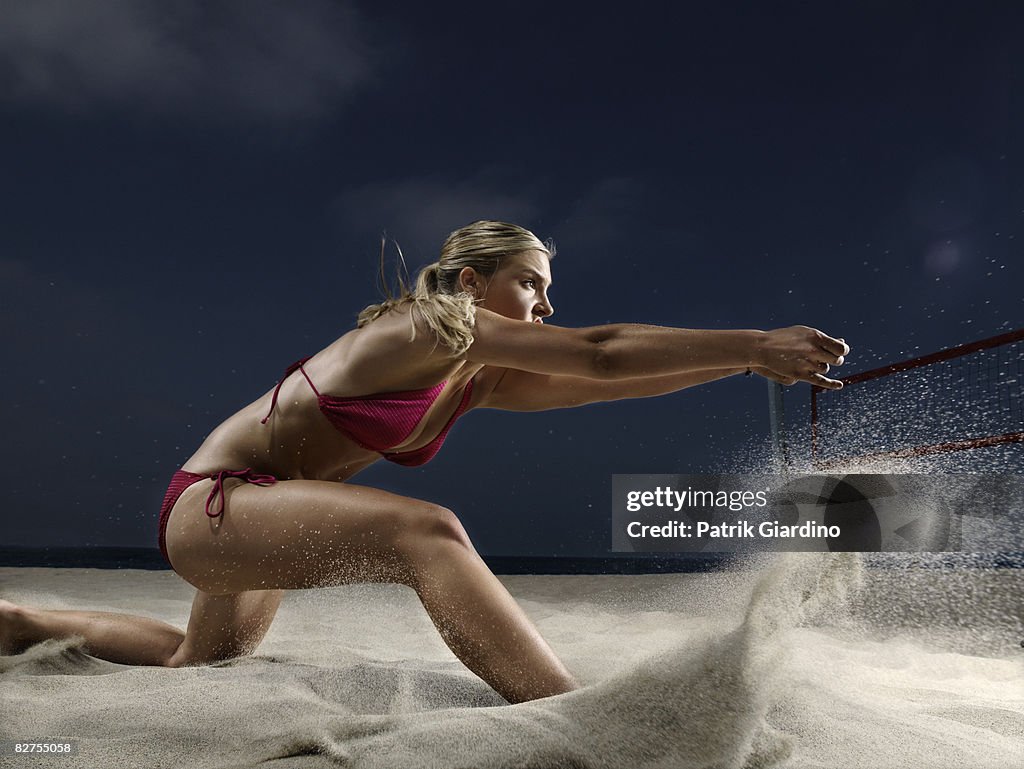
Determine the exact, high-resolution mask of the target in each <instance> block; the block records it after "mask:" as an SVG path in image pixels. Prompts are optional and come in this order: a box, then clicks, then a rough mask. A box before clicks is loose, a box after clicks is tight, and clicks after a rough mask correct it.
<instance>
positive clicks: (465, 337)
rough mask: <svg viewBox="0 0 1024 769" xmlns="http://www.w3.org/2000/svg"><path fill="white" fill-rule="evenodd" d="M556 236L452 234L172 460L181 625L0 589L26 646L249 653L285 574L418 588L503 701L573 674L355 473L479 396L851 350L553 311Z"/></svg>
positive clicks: (440, 513) (691, 379) (827, 341)
mask: <svg viewBox="0 0 1024 769" xmlns="http://www.w3.org/2000/svg"><path fill="white" fill-rule="evenodd" d="M552 256H553V252H552V249H551V248H550V247H549V246H548V245H545V244H544V243H541V241H540V240H538V239H537V237H536V236H535V235H533V234H532V233H531V232H529V231H527V230H525V229H523V228H521V227H518V226H515V225H512V224H505V223H502V222H492V221H478V222H474V223H472V224H470V225H468V226H466V227H463V228H462V229H459V230H457V231H455V232H453V233H452V234H451V235H450V236H449V237H448V239H447V240H446V241H445V243H444V246H443V248H442V251H441V258H440V261H439V262H437V263H435V264H432V265H430V266H428V267H426V268H425V269H424V270H423V271H422V272H421V273H420V275H419V277H418V279H417V283H416V287H415V290H414V291H412V292H410V291H408V290H403V295H402V296H401V297H399V298H397V299H389V300H387V301H385V302H384V303H383V304H379V305H373V306H370V307H367V308H366V309H365V310H363V312H362V313H361V314H360V316H359V322H358V327H357V328H356V329H355V330H353V331H350V332H348V333H347V334H345V335H344V336H342V337H341V338H340V339H338V340H336V341H335V342H333V343H332V344H330V345H329V346H327V347H326V348H325V349H323V350H321V351H320V352H318V353H317V354H316V355H314V356H312V357H310V358H308V359H304V360H303V361H300V362H298V363H296V364H294V365H293V366H292V367H290V368H289V369H288V370H287V371H286V372H285V375H284V377H283V378H282V379H281V381H280V383H279V384H278V385H277V387H276V388H275V389H274V390H272V391H270V392H267V393H266V394H265V395H263V396H262V397H261V398H259V399H258V400H256V401H255V402H254V403H251V404H249V405H248V406H246V407H245V408H243V409H242V410H241V411H239V412H238V413H236V414H234V415H233V416H231V417H230V418H228V420H227V421H225V422H224V423H223V424H222V425H220V426H219V427H217V428H216V429H215V430H214V431H213V432H212V433H211V434H210V436H209V437H208V438H207V439H206V441H205V442H204V443H203V444H202V446H200V447H199V450H198V451H197V452H196V453H195V454H193V455H192V456H191V457H190V458H189V460H188V461H187V462H186V463H185V464H184V466H183V467H182V469H181V470H180V471H179V472H178V473H176V474H175V476H174V478H173V480H172V482H171V486H170V488H169V489H168V492H167V497H166V499H165V502H164V506H163V509H162V510H161V515H160V527H159V542H160V547H161V551H162V552H163V553H164V555H165V557H167V559H168V561H169V563H170V564H171V566H172V568H173V569H174V570H175V571H176V572H177V573H178V574H179V575H181V576H182V577H183V578H184V579H185V580H187V581H188V582H189V583H191V584H192V585H193V586H194V587H196V588H197V592H196V596H195V599H194V602H193V605H192V613H191V616H190V618H189V622H188V628H187V630H186V631H185V632H181V631H180V630H179V629H177V628H175V627H172V626H170V625H167V624H165V623H162V622H158V621H156V620H152V619H146V618H142V617H133V616H129V615H124V614H111V613H103V612H80V611H44V610H40V609H34V608H30V607H19V606H15V605H13V604H10V603H4V602H0V604H2V605H0V610H2V613H0V617H2V618H3V621H2V622H0V643H2V644H3V646H4V647H5V648H7V649H8V653H10V651H12V650H13V651H18V650H21V649H24V648H26V647H27V646H28V645H30V644H32V643H37V642H39V641H41V640H43V639H46V638H55V637H65V636H69V635H81V636H84V637H85V639H86V648H87V650H88V651H89V652H90V653H91V654H93V655H94V656H97V657H101V658H104V659H108V660H111V661H114V662H119V663H123V664H138V665H161V666H168V667H179V666H183V665H199V664H204V663H210V662H214V661H217V660H223V659H226V658H230V657H236V656H239V655H244V654H249V653H251V652H252V651H253V650H254V649H255V648H256V646H257V645H258V644H259V642H260V640H261V639H262V638H263V636H264V635H265V634H266V632H267V629H268V628H269V627H270V623H271V621H272V620H273V618H274V614H275V612H276V611H277V608H278V605H279V604H280V602H281V598H282V596H283V594H284V591H285V590H291V589H301V588H313V587H326V586H330V585H338V584H342V583H351V582H396V583H401V584H404V585H408V586H409V587H411V588H413V589H414V590H415V591H416V592H417V594H418V595H419V597H420V599H421V600H422V602H423V606H424V607H425V608H426V610H427V612H428V613H429V614H430V617H431V619H432V620H433V621H434V624H435V625H436V627H437V629H438V631H439V632H440V633H441V635H442V637H443V638H444V640H445V642H446V643H447V644H448V646H449V647H450V648H451V650H452V651H453V652H454V653H455V655H456V656H457V657H458V658H459V659H460V660H462V662H463V663H465V665H466V666H467V667H468V668H470V669H471V670H472V671H473V672H475V673H476V674H477V675H479V676H480V677H481V678H482V679H483V680H485V681H486V682H487V683H488V684H490V685H491V686H492V687H493V688H494V689H495V690H496V691H497V692H498V693H500V694H501V695H502V696H503V697H504V698H505V699H506V700H508V701H509V702H521V701H524V700H530V699H535V698H539V697H546V696H550V695H554V694H559V693H562V692H566V691H569V690H571V689H574V688H576V687H577V686H578V684H577V683H576V681H575V680H574V679H573V676H572V675H571V674H570V673H569V671H568V670H567V669H566V668H565V666H564V665H562V663H561V662H560V661H559V660H558V658H557V657H556V656H555V654H554V652H553V651H552V650H551V648H550V647H549V646H548V645H547V644H546V643H545V641H544V639H543V638H541V636H540V634H539V633H538V631H537V629H536V628H535V627H534V626H533V624H532V623H531V622H530V620H529V619H528V618H527V616H526V615H525V613H524V612H523V611H522V609H521V608H520V607H519V606H518V604H517V603H516V602H515V600H514V599H513V598H512V596H511V595H509V593H508V592H507V591H506V590H505V588H504V587H503V586H502V584H501V583H500V582H499V581H498V579H497V578H496V577H495V576H494V575H493V574H491V572H490V571H489V570H488V568H487V566H486V565H485V564H484V562H483V560H481V558H480V556H479V555H477V553H476V551H475V550H474V549H473V545H472V543H471V542H470V540H469V538H468V537H467V535H466V532H465V531H464V530H463V528H462V526H461V524H460V523H459V520H458V518H457V517H456V516H455V514H454V513H453V512H452V511H450V510H447V509H445V508H443V507H439V506H438V505H434V504H431V503H429V502H424V501H421V500H418V499H410V498H408V497H403V496H399V495H396V494H391V493H389V492H386V491H381V490H378V489H373V488H368V487H365V486H357V485H355V484H353V483H351V482H350V479H351V478H352V477H353V476H354V475H355V474H356V473H358V472H359V471H360V470H362V469H363V468H364V467H367V466H368V465H370V464H372V463H374V462H376V461H377V460H379V459H381V457H383V458H385V459H387V460H390V461H393V462H397V463H399V464H404V465H419V464H423V463H424V462H426V461H428V460H429V459H430V458H431V457H432V456H433V455H434V453H436V451H437V450H438V449H439V448H440V445H441V443H443V441H444V438H445V435H446V434H447V432H448V430H449V428H450V427H451V425H452V423H453V422H454V421H455V420H456V419H458V418H459V417H460V416H461V415H462V414H464V413H465V412H467V411H470V410H472V409H475V408H482V407H487V408H499V409H508V410H513V411H536V410H541V409H553V408H561V407H568V406H580V405H583V404H586V403H593V402H596V401H608V400H616V399H620V398H638V397H645V396H651V395H659V394H662V393H668V392H673V391H676V390H680V389H682V388H685V387H689V386H691V385H696V384H700V383H702V382H708V381H711V380H714V379H720V378H722V377H725V376H729V375H732V374H737V373H742V372H748V373H749V372H751V371H754V372H757V373H759V374H762V375H763V376H766V377H769V378H771V379H774V380H776V381H778V382H782V383H783V384H792V383H794V382H796V381H798V380H803V381H807V382H811V383H814V384H817V385H821V386H823V387H828V388H838V387H841V384H840V383H839V382H837V381H835V380H832V379H829V378H827V377H826V376H825V374H826V373H828V371H829V367H830V366H832V365H838V364H841V363H843V356H844V355H846V354H847V353H848V351H849V348H848V347H847V346H846V344H845V343H844V342H843V340H841V339H833V338H831V337H829V336H826V335H825V334H823V333H821V332H820V331H816V330H814V329H811V328H807V327H804V326H794V327H791V328H785V329H779V330H776V331H769V332H762V331H752V330H746V331H695V330H686V329H674V328H664V327H656V326H642V325H632V324H612V325H605V326H594V327H590V328H559V327H555V326H548V325H544V324H543V321H544V319H545V318H549V317H550V316H551V315H552V313H553V312H554V310H553V308H552V305H551V301H550V300H549V298H548V289H549V288H550V287H551V270H550V264H549V262H550V259H551V257H552Z"/></svg>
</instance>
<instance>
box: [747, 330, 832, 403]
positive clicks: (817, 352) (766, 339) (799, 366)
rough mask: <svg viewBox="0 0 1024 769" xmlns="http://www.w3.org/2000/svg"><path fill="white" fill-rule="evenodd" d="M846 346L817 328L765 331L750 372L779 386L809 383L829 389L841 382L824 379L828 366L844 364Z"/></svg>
mask: <svg viewBox="0 0 1024 769" xmlns="http://www.w3.org/2000/svg"><path fill="white" fill-rule="evenodd" d="M849 352H850V347H849V345H847V344H846V342H845V341H843V340H842V339H835V338H833V337H830V336H828V334H825V333H823V332H821V331H818V330H817V329H816V328H809V327H807V326H790V327H789V328H779V329H775V330H774V331H766V332H764V336H762V337H761V340H760V343H759V344H758V346H757V353H756V356H757V357H756V359H755V365H753V366H751V367H750V368H751V371H753V372H755V373H757V374H760V375H761V376H764V377H767V378H768V379H772V380H774V381H776V382H779V383H780V384H784V385H791V384H793V383H794V382H799V381H803V382H810V383H811V384H814V385H818V386H819V387H824V388H827V389H829V390H838V389H840V388H841V387H842V386H843V383H842V382H840V381H839V380H837V379H829V378H828V377H826V376H825V374H827V373H828V372H829V368H830V367H831V366H841V365H843V363H844V361H845V358H846V355H848V354H849Z"/></svg>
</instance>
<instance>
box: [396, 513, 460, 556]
mask: <svg viewBox="0 0 1024 769" xmlns="http://www.w3.org/2000/svg"><path fill="white" fill-rule="evenodd" d="M398 540H399V541H398V549H399V551H400V552H401V553H403V554H404V555H406V556H409V557H413V558H416V557H419V556H422V555H424V554H431V553H433V552H434V551H435V550H436V549H437V548H439V547H451V546H455V547H462V548H466V549H468V550H472V549H473V543H472V542H471V541H470V539H469V535H468V534H467V533H466V529H465V528H463V526H462V522H461V521H460V520H459V517H458V516H457V515H456V514H455V513H453V512H452V511H451V510H449V509H448V508H446V507H442V506H441V505H424V507H422V508H420V509H416V510H411V511H409V512H408V513H407V515H406V520H405V522H404V525H403V526H402V527H401V533H400V534H399V536H398Z"/></svg>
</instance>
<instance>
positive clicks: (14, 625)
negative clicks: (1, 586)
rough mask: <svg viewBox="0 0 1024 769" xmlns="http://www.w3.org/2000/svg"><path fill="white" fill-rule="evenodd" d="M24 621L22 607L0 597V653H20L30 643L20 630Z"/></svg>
mask: <svg viewBox="0 0 1024 769" xmlns="http://www.w3.org/2000/svg"><path fill="white" fill-rule="evenodd" d="M24 622H25V609H24V607H21V606H18V605H17V604H14V603H11V602H10V601H4V600H3V599H0V654H4V655H12V654H21V653H22V652H23V651H25V649H27V648H28V647H29V646H30V645H31V644H28V643H25V640H24V636H23V635H22V632H21V631H22V629H23V627H24Z"/></svg>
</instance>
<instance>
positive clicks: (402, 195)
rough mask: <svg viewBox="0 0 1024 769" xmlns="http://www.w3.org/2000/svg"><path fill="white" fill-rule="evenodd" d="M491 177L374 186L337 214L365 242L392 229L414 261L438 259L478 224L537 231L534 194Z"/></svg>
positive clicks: (341, 201)
mask: <svg viewBox="0 0 1024 769" xmlns="http://www.w3.org/2000/svg"><path fill="white" fill-rule="evenodd" d="M487 176H488V174H487V173H486V172H485V173H482V174H481V175H480V176H478V177H476V178H473V179H464V180H462V181H455V182H445V181H440V180H436V179H405V180H401V181H395V182H384V183H374V184H368V185H364V186H362V187H358V188H355V189H351V190H348V191H346V192H345V193H343V194H342V195H340V196H338V198H336V199H335V201H334V202H333V203H332V205H331V210H332V212H333V214H334V216H335V217H336V219H337V221H338V224H339V226H340V227H342V228H343V229H344V230H345V231H346V233H347V234H349V235H351V236H354V237H358V238H359V239H360V241H364V242H365V240H366V239H368V238H379V237H380V234H381V232H382V231H384V230H386V231H387V234H388V236H389V237H393V238H395V239H396V240H397V241H398V243H399V244H400V245H401V247H402V250H403V252H404V253H405V254H406V256H407V257H409V258H410V261H411V262H413V263H418V262H420V261H425V260H426V259H427V258H428V257H429V259H430V260H434V259H436V258H437V254H438V253H439V251H440V248H441V244H442V243H443V242H444V239H445V238H446V237H447V236H448V234H449V233H450V232H452V231H453V230H455V229H458V228H459V227H461V226H463V225H465V224H469V223H470V222H472V221H476V220H477V219H498V220H501V221H507V222H514V223H516V224H520V225H522V226H524V227H531V226H533V220H535V219H536V217H537V216H538V213H539V211H538V207H537V205H536V204H535V203H534V202H533V197H534V194H533V192H532V191H530V190H524V189H520V190H518V191H516V190H505V189H498V188H497V187H496V185H494V184H493V183H491V182H490V181H488V179H487ZM538 235H540V237H541V238H544V237H546V236H545V235H544V234H542V233H540V232H538Z"/></svg>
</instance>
